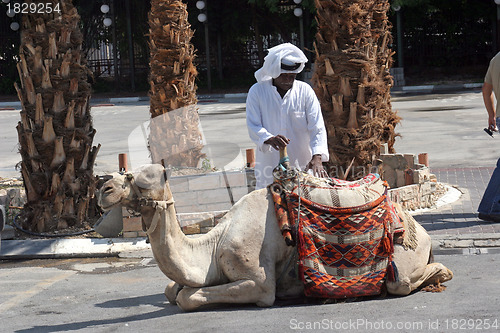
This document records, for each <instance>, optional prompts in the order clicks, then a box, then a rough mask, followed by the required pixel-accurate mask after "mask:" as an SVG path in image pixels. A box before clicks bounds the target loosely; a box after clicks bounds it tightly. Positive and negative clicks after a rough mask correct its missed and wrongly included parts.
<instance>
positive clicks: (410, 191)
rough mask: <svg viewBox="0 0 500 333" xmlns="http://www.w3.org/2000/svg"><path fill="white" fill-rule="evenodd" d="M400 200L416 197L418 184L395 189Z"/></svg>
mask: <svg viewBox="0 0 500 333" xmlns="http://www.w3.org/2000/svg"><path fill="white" fill-rule="evenodd" d="M397 191H398V196H399V199H400V200H401V201H409V200H412V199H415V198H417V197H418V186H417V185H408V186H403V187H401V188H398V189H397Z"/></svg>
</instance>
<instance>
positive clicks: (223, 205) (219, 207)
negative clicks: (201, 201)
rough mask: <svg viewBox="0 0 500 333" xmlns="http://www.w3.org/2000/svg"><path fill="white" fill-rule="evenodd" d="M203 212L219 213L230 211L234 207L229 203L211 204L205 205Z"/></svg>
mask: <svg viewBox="0 0 500 333" xmlns="http://www.w3.org/2000/svg"><path fill="white" fill-rule="evenodd" d="M201 207H202V209H203V211H207V212H212V211H217V210H226V211H227V210H230V209H231V207H232V205H231V203H230V202H229V201H228V202H225V203H223V202H220V203H216V204H210V205H203V206H201Z"/></svg>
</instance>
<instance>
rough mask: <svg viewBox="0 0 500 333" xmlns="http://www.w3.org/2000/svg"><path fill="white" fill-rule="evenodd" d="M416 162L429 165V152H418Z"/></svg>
mask: <svg viewBox="0 0 500 333" xmlns="http://www.w3.org/2000/svg"><path fill="white" fill-rule="evenodd" d="M418 163H419V164H423V165H425V166H426V167H429V154H427V153H421V154H418Z"/></svg>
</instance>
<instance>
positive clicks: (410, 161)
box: [403, 154, 417, 169]
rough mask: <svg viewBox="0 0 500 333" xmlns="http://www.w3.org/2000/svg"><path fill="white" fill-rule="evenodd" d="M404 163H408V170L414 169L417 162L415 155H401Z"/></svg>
mask: <svg viewBox="0 0 500 333" xmlns="http://www.w3.org/2000/svg"><path fill="white" fill-rule="evenodd" d="M403 156H404V158H405V160H406V162H407V163H408V167H409V168H410V169H413V168H415V163H416V162H417V156H416V155H415V154H403Z"/></svg>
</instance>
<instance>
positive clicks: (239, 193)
mask: <svg viewBox="0 0 500 333" xmlns="http://www.w3.org/2000/svg"><path fill="white" fill-rule="evenodd" d="M231 191H232V193H233V199H234V202H235V203H236V202H238V201H239V200H240V199H241V198H243V197H244V196H245V195H247V194H248V187H236V188H231Z"/></svg>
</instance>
